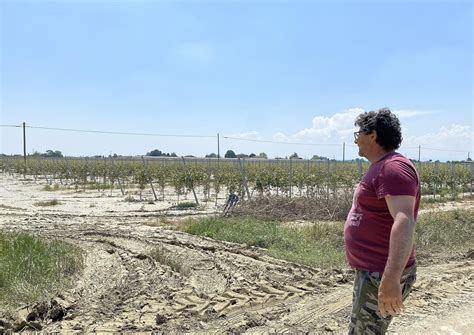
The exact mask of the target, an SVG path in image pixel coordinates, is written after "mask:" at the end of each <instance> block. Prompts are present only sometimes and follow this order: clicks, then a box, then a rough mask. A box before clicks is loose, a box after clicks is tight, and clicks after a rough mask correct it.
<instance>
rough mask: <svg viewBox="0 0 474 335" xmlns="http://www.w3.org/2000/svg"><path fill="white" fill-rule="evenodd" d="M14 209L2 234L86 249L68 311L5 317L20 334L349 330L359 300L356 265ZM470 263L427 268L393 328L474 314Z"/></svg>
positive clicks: (113, 221) (463, 257)
mask: <svg viewBox="0 0 474 335" xmlns="http://www.w3.org/2000/svg"><path fill="white" fill-rule="evenodd" d="M2 192H6V191H2ZM9 192H10V191H9ZM9 194H10V195H11V193H9ZM5 195H6V193H4V194H3V196H4V199H5ZM8 205H9V206H10V207H11V208H9V209H4V210H2V212H1V215H0V228H1V229H5V230H13V231H22V232H29V233H31V234H33V235H36V236H41V237H44V238H46V239H61V240H65V241H68V242H70V243H73V244H75V245H78V246H79V247H81V248H82V249H83V250H84V251H85V252H86V262H85V263H86V266H85V269H84V272H83V274H82V275H81V276H80V278H79V279H78V281H77V285H76V286H75V287H74V288H73V289H71V290H68V291H65V292H60V293H59V294H58V296H57V297H56V299H54V303H55V304H56V309H55V310H56V311H60V312H55V313H52V312H51V311H50V312H49V313H46V314H41V313H38V309H39V306H40V307H41V306H43V307H44V304H43V305H36V306H35V305H33V306H29V308H27V309H26V310H27V311H26V313H23V315H24V316H27V315H28V314H30V320H28V323H27V322H25V321H27V320H20V318H19V317H17V319H16V320H14V319H11V318H10V319H8V320H7V318H8V317H11V316H8V315H2V312H1V311H0V320H6V321H8V322H10V323H12V324H13V326H14V327H17V329H21V327H28V326H29V327H30V329H31V328H32V326H34V327H41V328H42V329H43V330H46V331H59V332H67V331H83V332H101V331H132V332H139V331H159V332H176V331H177V332H184V331H192V332H200V331H201V332H214V331H215V332H248V333H252V332H255V333H262V332H279V333H283V332H293V333H294V332H314V333H327V332H336V333H343V332H345V330H346V324H347V321H348V316H349V310H350V305H351V298H352V297H351V289H352V288H351V279H352V274H351V271H350V270H349V269H343V270H331V271H329V270H321V269H315V268H310V267H305V266H301V265H297V264H293V263H290V262H286V261H283V260H278V259H274V258H271V257H268V256H266V255H265V254H264V253H263V251H262V250H259V249H256V248H251V247H246V246H242V245H238V244H233V243H227V242H219V241H214V240H211V239H207V238H203V237H198V236H192V235H189V234H186V233H182V232H179V231H175V230H172V229H169V228H167V227H159V226H156V225H153V224H151V223H152V222H153V220H154V219H156V218H153V216H151V215H149V214H147V213H138V212H136V213H124V212H122V213H109V214H107V213H103V212H102V213H98V214H95V215H86V214H79V213H74V214H68V213H64V212H60V211H56V212H54V211H52V210H45V211H36V213H31V212H30V211H28V210H21V208H16V207H15V204H14V203H9V204H8ZM17 206H18V205H17ZM119 206H120V204H119ZM20 207H21V206H20ZM470 257H472V255H471V254H468V253H466V254H459V255H457V256H456V257H455V258H454V259H452V260H450V261H448V262H447V263H445V264H436V263H435V264H432V265H430V264H426V265H423V264H422V266H420V267H419V273H418V282H417V284H416V286H415V291H414V292H413V294H412V295H411V297H410V298H409V301H408V302H407V307H408V308H407V312H406V313H405V314H404V315H403V316H402V317H400V318H397V319H396V321H395V322H394V324H393V326H392V327H391V329H392V330H394V331H397V332H399V333H410V331H408V329H413V328H410V327H413V325H414V324H417V323H420V322H422V321H423V320H426V319H427V318H429V317H431V316H432V315H438V316H439V317H441V318H442V317H448V316H449V315H450V312H451V311H456V310H458V309H459V310H461V309H462V310H465V309H466V308H467V309H468V310H469V308H470V310H471V311H472V301H473V300H474V299H473V298H474V287H473V272H474V263H473V261H472V259H471V258H470ZM58 306H59V307H60V308H58ZM47 307H48V308H52V307H53V306H52V305H51V304H50V305H49V306H47ZM35 308H36V311H35ZM32 312H36V318H35V317H34V316H33V317H31V315H32ZM33 314H35V313H33ZM52 314H54V315H55V316H56V317H55V318H52V317H51V315H52ZM25 319H26V317H25ZM22 321H23V323H22ZM0 326H1V325H0Z"/></svg>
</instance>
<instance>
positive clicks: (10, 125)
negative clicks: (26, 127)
mask: <svg viewBox="0 0 474 335" xmlns="http://www.w3.org/2000/svg"><path fill="white" fill-rule="evenodd" d="M0 127H5V128H7V127H9V128H20V127H22V126H21V125H18V126H17V125H14V124H0Z"/></svg>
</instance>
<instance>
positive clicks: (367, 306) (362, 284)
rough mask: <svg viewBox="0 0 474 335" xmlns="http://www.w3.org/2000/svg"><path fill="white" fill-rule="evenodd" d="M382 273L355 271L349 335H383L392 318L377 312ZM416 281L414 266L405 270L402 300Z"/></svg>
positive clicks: (402, 282) (402, 281) (401, 281)
mask: <svg viewBox="0 0 474 335" xmlns="http://www.w3.org/2000/svg"><path fill="white" fill-rule="evenodd" d="M381 279H382V272H369V271H361V270H356V273H355V279H354V291H353V296H352V312H351V322H350V324H349V334H350V335H352V334H357V335H358V334H364V335H365V334H370V335H375V334H377V335H378V334H385V333H386V332H387V328H388V326H389V325H390V322H391V321H392V319H393V317H392V316H387V317H386V318H384V317H382V315H380V313H379V311H378V302H377V297H378V290H379V285H380V280H381ZM415 280H416V264H415V265H413V266H411V267H409V268H408V269H405V271H403V274H402V278H401V280H400V284H401V288H402V299H403V300H405V299H406V298H407V296H408V294H409V293H410V291H411V289H412V287H413V284H414V283H415Z"/></svg>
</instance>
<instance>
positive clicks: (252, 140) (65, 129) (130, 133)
mask: <svg viewBox="0 0 474 335" xmlns="http://www.w3.org/2000/svg"><path fill="white" fill-rule="evenodd" d="M0 127H4V128H21V127H22V125H9V124H2V125H0ZM26 128H32V129H43V130H55V131H68V132H82V133H95V134H109V135H131V136H156V137H181V138H215V136H211V135H182V134H158V133H132V132H119V131H104V130H90V129H73V128H53V127H40V126H28V125H26ZM221 137H222V138H224V139H230V140H237V141H247V142H257V143H271V144H286V145H303V146H333V147H340V146H341V145H342V144H341V143H339V144H336V143H301V142H282V141H269V140H259V139H249V138H241V137H232V136H221ZM346 146H347V147H357V146H356V145H353V144H346ZM404 149H423V150H434V151H444V152H459V153H465V152H466V151H467V150H450V149H439V148H429V147H423V146H422V147H404Z"/></svg>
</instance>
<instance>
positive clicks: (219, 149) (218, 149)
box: [217, 133, 221, 167]
mask: <svg viewBox="0 0 474 335" xmlns="http://www.w3.org/2000/svg"><path fill="white" fill-rule="evenodd" d="M220 158H221V148H220V141H219V133H217V166H218V167H219V160H220Z"/></svg>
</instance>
